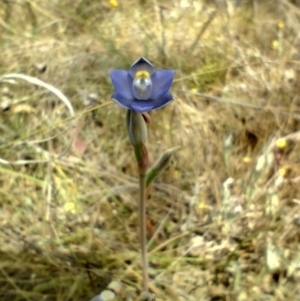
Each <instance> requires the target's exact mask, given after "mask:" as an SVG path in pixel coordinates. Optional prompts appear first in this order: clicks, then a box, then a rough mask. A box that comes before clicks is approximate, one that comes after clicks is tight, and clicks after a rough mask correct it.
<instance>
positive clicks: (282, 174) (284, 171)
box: [278, 167, 286, 176]
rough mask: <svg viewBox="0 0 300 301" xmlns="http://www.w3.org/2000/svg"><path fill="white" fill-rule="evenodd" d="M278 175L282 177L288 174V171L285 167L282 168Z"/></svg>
mask: <svg viewBox="0 0 300 301" xmlns="http://www.w3.org/2000/svg"><path fill="white" fill-rule="evenodd" d="M278 174H279V175H281V176H284V175H285V174H286V169H285V168H284V167H281V168H280V169H279V170H278Z"/></svg>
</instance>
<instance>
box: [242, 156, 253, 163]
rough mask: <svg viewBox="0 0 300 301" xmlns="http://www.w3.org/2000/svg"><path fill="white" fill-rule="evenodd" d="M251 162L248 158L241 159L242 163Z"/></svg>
mask: <svg viewBox="0 0 300 301" xmlns="http://www.w3.org/2000/svg"><path fill="white" fill-rule="evenodd" d="M251 161H252V159H251V158H250V157H244V158H243V162H244V163H250V162H251Z"/></svg>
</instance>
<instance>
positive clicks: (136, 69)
mask: <svg viewBox="0 0 300 301" xmlns="http://www.w3.org/2000/svg"><path fill="white" fill-rule="evenodd" d="M174 75H175V71H174V70H156V69H155V68H154V67H153V65H152V64H151V63H150V62H149V61H148V60H146V59H145V58H143V57H141V58H140V59H138V60H137V61H136V62H135V63H134V64H133V65H132V66H131V67H130V69H129V71H125V70H113V71H111V72H110V77H111V81H112V84H113V86H114V88H115V92H114V93H113V94H112V95H111V99H113V100H114V101H115V102H116V103H117V104H118V105H120V106H121V107H123V108H126V109H129V110H133V111H136V112H139V113H145V112H149V111H151V110H155V109H158V108H161V107H163V106H165V105H166V104H168V103H169V102H170V101H172V100H173V95H172V94H171V93H170V91H169V90H170V88H171V86H172V83H173V79H174Z"/></svg>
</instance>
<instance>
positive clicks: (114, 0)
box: [109, 0, 119, 7]
mask: <svg viewBox="0 0 300 301" xmlns="http://www.w3.org/2000/svg"><path fill="white" fill-rule="evenodd" d="M109 5H110V6H111V7H118V6H119V3H118V1H117V0H109Z"/></svg>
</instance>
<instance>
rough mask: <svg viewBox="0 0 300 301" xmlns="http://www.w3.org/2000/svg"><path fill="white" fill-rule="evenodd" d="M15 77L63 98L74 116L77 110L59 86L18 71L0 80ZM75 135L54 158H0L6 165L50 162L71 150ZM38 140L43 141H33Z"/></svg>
mask: <svg viewBox="0 0 300 301" xmlns="http://www.w3.org/2000/svg"><path fill="white" fill-rule="evenodd" d="M13 79H22V80H25V81H27V82H28V83H30V84H32V85H35V86H38V87H42V88H44V89H46V90H48V91H49V92H51V93H53V94H54V95H55V96H56V97H57V98H58V99H59V100H61V101H62V102H63V103H64V104H65V106H66V107H67V109H68V111H69V114H70V117H74V115H75V112H74V108H73V106H72V104H71V102H70V101H69V99H68V98H67V97H66V96H65V95H64V94H63V93H62V92H61V91H60V90H59V89H58V88H56V87H54V86H52V85H50V84H47V83H45V82H43V81H42V80H40V79H38V78H36V77H32V76H28V75H25V74H18V73H11V74H5V75H3V76H2V77H1V78H0V81H2V82H8V83H10V82H11V80H13ZM75 135H76V132H74V134H73V138H72V139H71V140H70V143H69V145H68V146H67V147H66V148H65V150H63V151H62V152H61V153H60V154H59V155H57V156H56V157H54V158H49V159H46V160H16V161H7V160H5V159H3V158H0V163H2V164H6V165H7V164H13V165H24V164H34V163H49V162H51V161H55V160H57V159H59V158H62V157H63V156H64V155H65V154H66V153H67V152H68V151H69V150H70V148H71V146H72V144H73V141H74V139H75ZM52 138H53V137H51V138H50V139H52ZM44 141H47V140H44ZM37 142H39V143H40V142H42V141H35V142H31V143H37Z"/></svg>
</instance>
